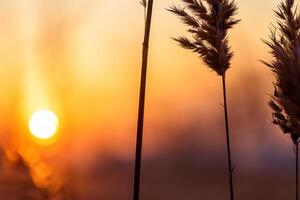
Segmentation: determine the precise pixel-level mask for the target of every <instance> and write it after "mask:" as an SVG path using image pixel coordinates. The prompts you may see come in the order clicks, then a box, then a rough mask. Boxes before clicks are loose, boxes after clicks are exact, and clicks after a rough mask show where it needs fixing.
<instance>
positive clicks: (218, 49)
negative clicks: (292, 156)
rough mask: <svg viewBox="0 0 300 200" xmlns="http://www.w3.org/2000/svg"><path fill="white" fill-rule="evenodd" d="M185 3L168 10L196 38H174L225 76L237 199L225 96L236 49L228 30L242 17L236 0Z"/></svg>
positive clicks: (229, 171)
mask: <svg viewBox="0 0 300 200" xmlns="http://www.w3.org/2000/svg"><path fill="white" fill-rule="evenodd" d="M182 1H183V3H184V5H185V6H184V7H179V6H171V7H169V8H168V9H167V10H168V11H170V12H172V13H174V14H175V15H177V16H179V17H180V18H181V20H182V21H183V23H184V24H186V25H187V26H188V27H189V28H188V30H187V32H188V33H189V34H191V36H192V38H193V39H189V38H187V37H184V36H181V37H179V38H173V39H174V40H175V41H177V42H178V43H179V44H180V45H181V46H182V47H183V48H185V49H189V50H192V51H193V52H195V53H197V54H198V55H199V56H200V58H201V59H202V60H203V61H204V63H205V64H206V65H207V66H208V67H209V68H211V69H212V70H214V71H215V72H216V73H217V74H218V75H219V76H221V77H222V87H223V97H224V115H225V126H226V142H227V154H228V176H229V189H230V199H231V200H233V199H234V191H233V177H232V176H233V175H232V174H233V169H232V162H231V147H230V133H229V123H228V111H227V97H226V81H225V80H226V79H225V74H226V71H227V70H228V69H229V67H230V61H231V59H232V57H233V52H232V51H231V50H230V46H229V41H228V36H227V35H228V33H227V32H228V30H229V29H231V28H232V27H233V26H234V25H236V24H237V23H238V22H239V21H240V20H237V19H234V15H236V13H237V6H236V4H235V2H234V0H182Z"/></svg>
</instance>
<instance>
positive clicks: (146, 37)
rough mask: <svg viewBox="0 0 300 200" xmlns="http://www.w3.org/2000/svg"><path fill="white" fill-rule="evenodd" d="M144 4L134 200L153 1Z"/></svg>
mask: <svg viewBox="0 0 300 200" xmlns="http://www.w3.org/2000/svg"><path fill="white" fill-rule="evenodd" d="M142 3H143V4H142V5H144V7H147V12H146V24H145V35H144V43H143V57H142V72H141V83H140V97H139V110H138V123H137V138H136V150H135V170H134V189H133V200H139V198H140V180H141V160H142V146H143V129H144V111H145V94H146V80H147V65H148V49H149V39H150V29H151V19H152V8H153V0H149V1H148V3H147V2H146V1H142Z"/></svg>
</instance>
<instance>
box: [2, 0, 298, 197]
mask: <svg viewBox="0 0 300 200" xmlns="http://www.w3.org/2000/svg"><path fill="white" fill-rule="evenodd" d="M180 2H181V1H179V0H173V1H172V0H154V8H153V21H152V30H151V37H150V51H149V65H148V80H147V95H146V110H145V127H144V147H143V159H144V160H145V162H148V163H152V165H147V166H146V167H145V168H146V170H147V169H148V171H147V172H145V176H146V177H147V175H149V174H151V173H150V172H153V171H155V170H156V169H157V168H155V167H157V166H159V167H162V169H164V168H163V167H165V166H167V167H170V166H169V165H168V164H166V165H165V166H164V165H163V161H165V162H168V161H170V163H171V160H172V163H176V164H175V165H174V166H175V167H174V168H172V169H173V170H174V171H172V170H170V173H171V172H172V173H174V174H175V175H178V174H180V173H179V172H178V170H180V172H181V171H182V173H185V172H186V173H190V172H192V170H194V171H195V172H198V168H196V167H195V168H193V167H194V165H193V164H191V165H189V166H188V167H190V168H191V169H190V168H188V167H187V168H183V169H182V168H180V167H178V166H177V163H182V162H186V163H188V161H187V160H188V159H191V160H192V161H191V162H192V163H193V162H194V160H193V159H194V158H197V159H198V160H197V159H196V160H197V162H200V163H201V166H202V164H203V166H204V168H205V169H207V170H213V169H216V166H219V164H218V163H223V164H224V163H225V161H224V160H223V159H224V156H225V135H224V122H223V110H222V105H221V104H222V96H221V95H222V92H221V78H220V77H218V76H217V75H216V73H215V72H212V71H211V70H209V69H208V68H207V67H206V66H204V64H203V63H202V62H201V60H200V59H199V57H198V56H197V55H195V54H193V53H192V52H190V51H187V50H184V49H182V48H181V47H179V46H178V45H177V44H176V43H175V42H174V41H173V40H172V39H171V37H177V36H179V35H185V33H186V32H185V30H186V29H185V26H184V25H182V23H181V22H180V20H179V19H178V18H177V17H176V16H174V15H172V14H171V13H169V12H168V11H166V8H168V6H171V5H173V4H175V5H177V4H180ZM236 2H237V4H238V7H239V13H238V15H237V17H238V18H240V19H242V21H241V23H240V24H238V25H237V26H235V27H234V29H233V30H231V31H230V33H229V35H230V37H229V38H230V44H231V46H232V50H233V51H234V53H235V56H234V58H233V61H232V65H231V68H230V70H229V71H228V74H227V80H228V101H229V118H230V125H231V130H232V135H231V136H232V148H233V150H234V158H235V164H236V165H237V166H238V168H239V171H238V173H240V174H244V175H245V174H248V176H246V175H245V177H248V178H245V179H243V177H241V178H240V179H238V181H240V183H241V188H244V189H245V188H248V187H250V186H249V185H247V183H248V179H249V177H250V178H251V172H252V171H253V170H254V171H255V170H257V171H259V172H257V173H262V174H264V173H265V171H264V170H265V169H268V173H269V174H270V177H271V178H270V179H266V180H267V181H269V182H271V183H272V184H276V183H274V181H272V180H273V179H272V178H274V177H275V174H276V175H278V174H281V175H282V174H285V172H284V170H283V169H290V168H291V166H293V165H292V164H293V163H292V161H291V160H290V159H291V158H292V156H293V154H292V151H293V150H292V145H291V141H290V139H289V138H288V136H283V134H282V133H281V132H280V130H279V129H278V127H275V126H274V125H273V124H272V123H271V111H270V109H269V108H268V106H267V102H268V100H269V98H270V97H269V94H270V93H271V92H272V89H273V88H272V80H273V76H272V73H271V72H270V70H269V69H267V67H265V66H264V65H263V64H261V63H260V62H259V60H261V59H263V60H270V59H271V57H270V55H269V54H268V51H269V49H268V48H267V47H266V45H265V44H263V42H262V41H261V40H262V39H267V38H268V35H269V27H270V25H271V23H272V22H273V23H274V22H275V17H274V14H273V10H274V9H275V8H276V5H277V4H278V3H279V2H280V1H279V0H276V1H274V0H237V1H236ZM144 23H145V20H144V11H143V7H142V6H141V5H140V3H139V0H117V1H112V0H64V1H62V0H0V85H1V87H0V147H1V149H4V151H5V152H6V153H7V156H8V158H10V159H12V160H13V159H14V152H18V153H19V154H21V156H23V157H24V159H25V160H27V162H29V164H28V165H30V167H31V176H32V177H33V179H34V182H35V183H36V185H43V184H45V182H43V178H45V177H46V175H47V174H50V173H53V174H55V175H56V176H55V181H54V182H55V183H56V184H61V182H60V181H57V180H60V175H61V174H63V175H62V176H64V177H65V179H68V178H66V177H68V176H69V177H73V175H74V174H76V175H78V176H79V177H80V178H79V179H80V180H81V181H79V182H80V184H81V185H80V188H81V190H82V191H84V192H83V194H84V193H85V194H88V193H92V192H91V191H92V190H93V188H92V187H90V185H96V186H97V184H99V182H97V184H96V183H95V182H96V180H94V179H92V178H91V177H93V175H94V174H92V173H93V172H94V171H92V169H93V168H95V169H96V170H95V174H96V175H97V173H99V174H100V175H99V174H98V176H101V177H102V178H103V179H101V181H103V182H104V183H105V184H108V185H109V184H112V185H114V186H115V185H117V184H116V183H115V182H114V181H115V180H118V181H119V180H120V177H119V176H117V178H116V179H113V180H112V182H106V181H105V180H106V179H105V178H107V180H111V177H108V175H107V174H109V173H112V174H113V173H115V172H114V171H113V170H114V169H116V168H113V166H115V165H116V164H115V163H116V162H117V161H115V160H118V162H125V163H127V164H128V163H130V164H129V165H128V166H129V167H128V168H126V167H127V164H124V165H122V166H123V167H124V166H125V167H124V169H126V170H127V171H126V173H124V174H126V175H124V176H125V178H124V177H123V179H122V181H124V180H126V181H128V182H130V181H131V179H129V178H128V177H131V176H129V175H128V174H130V173H131V172H132V170H133V169H132V168H133V166H132V165H133V164H132V162H133V160H134V147H135V141H136V124H137V109H138V95H139V93H138V92H139V83H140V71H141V57H142V55H141V52H142V41H143V34H144ZM40 109H48V110H51V111H52V112H54V113H55V114H56V116H57V119H58V121H59V123H58V129H57V132H56V135H55V136H54V137H53V138H51V139H48V140H41V139H38V138H35V137H34V136H32V135H31V134H30V131H29V120H30V117H31V116H32V114H33V113H35V112H36V111H38V110H40ZM237 149H238V150H237ZM186 155H188V156H187V158H186ZM39 159H40V160H39ZM109 159H111V160H113V161H111V162H112V163H113V164H111V165H110V163H109V164H107V163H108V161H107V163H106V161H105V160H109ZM168 159H169V160H168ZM186 159H187V160H186ZM153 160H154V161H153ZM156 160H160V161H162V162H156ZM178 160H179V161H178ZM102 161H103V162H102ZM36 163H39V164H36ZM45 163H47V164H45ZM216 163H217V164H216ZM48 164H49V165H48ZM105 164H107V165H108V167H107V168H108V169H109V170H111V171H108V172H107V173H104V175H103V176H102V174H101V173H100V172H99V171H97V170H98V169H99V168H101V167H99V166H104V167H103V169H105V170H106V168H105ZM159 164H161V165H159ZM120 165H121V164H120ZM221 165H222V164H221ZM224 165H225V164H224ZM153 166H154V167H153ZM270 166H271V167H272V170H269V169H270ZM147 167H148V168H147ZM151 167H153V168H151ZM159 167H158V169H161V168H159ZM68 169H72V170H73V171H72V170H70V171H68ZM83 169H84V170H83ZM87 169H88V170H87ZM118 169H119V168H118ZM122 169H123V168H122ZM153 169H154V170H153ZM201 169H202V168H201ZM105 170H104V171H105ZM151 170H152V171H151ZM224 170H225V167H224ZM66 171H67V173H66ZM149 171H150V172H149ZM157 171H159V170H157ZM157 171H155V173H154V174H156V175H158V174H159V173H161V174H166V173H164V172H162V171H160V172H157ZM79 172H80V173H79ZM105 172H106V171H105ZM129 172H130V173H129ZM148 172H149V173H148ZM204 172H207V171H205V170H204ZM218 172H222V170H221V171H217V173H216V174H218ZM72 173H73V174H72ZM89 173H91V174H92V175H91V174H89ZM118 173H119V171H118V172H117V174H118ZM213 173H215V172H213ZM45 174H46V175H45ZM70 174H71V175H70ZM120 174H121V173H120ZM191 174H192V173H191ZM204 174H206V173H204ZM220 174H221V175H222V174H225V172H224V173H220ZM249 174H250V175H249ZM287 174H288V175H290V174H289V173H287ZM106 175H107V177H105V176H106ZM130 175H131V174H130ZM175 175H174V176H173V177H175ZM201 175H203V174H201V173H199V177H198V178H199V180H198V181H199V183H200V184H202V183H203V182H201V181H203V180H204V179H203V176H201ZM127 176H128V177H127ZM149 176H150V175H149ZM187 176H188V175H187ZM192 176H194V174H193V175H192ZM216 176H217V175H216ZM0 177H2V176H0ZM74 177H75V176H74ZM74 177H73V178H74ZM126 177H127V178H126ZM153 177H154V179H155V176H151V177H150V178H149V177H148V178H149V179H145V182H146V185H147V180H152V179H151V178H153ZM170 177H171V176H170ZM282 177H285V176H282ZM287 177H288V178H287V179H284V178H283V179H282V180H289V181H290V179H289V176H287ZM223 178H224V177H223ZM74 179H75V178H74ZM166 179H167V180H169V177H167V178H166ZM72 180H73V179H71V180H69V181H70V182H72ZM155 180H156V179H155ZM178 180H181V179H178ZM209 180H210V179H209ZM222 180H223V179H222ZM279 180H281V179H279ZM93 181H94V182H93ZM252 181H253V182H255V181H256V179H255V180H252ZM74 182H75V181H74ZM116 182H117V181H116ZM128 182H126V184H124V183H123V182H122V183H121V182H120V183H118V184H119V188H120V191H122V189H123V185H126V186H128V187H129V186H131V185H132V184H131V182H130V184H129V183H128ZM175 182H176V181H175ZM290 182H291V181H290ZM290 182H289V183H290ZM155 183H156V182H155ZM180 183H181V182H180ZM218 183H219V182H218ZM243 183H244V185H243ZM255 183H256V182H255ZM105 184H102V185H101V186H103V188H104V189H103V190H104V191H110V190H112V188H108V189H107V188H105V186H104V185H105ZM148 184H149V182H148ZM162 184H163V183H162ZM187 184H190V183H187ZM120 185H121V186H120ZM149 185H151V184H149ZM195 185H196V184H194V183H193V185H192V187H189V188H192V189H191V190H193V187H195ZM155 186H156V185H155V184H154V186H153V185H152V187H148V188H146V189H145V191H146V192H147V191H148V194H152V192H149V191H152V190H151V189H153V188H155ZM177 186H178V185H176V184H175V186H174V187H177ZM272 186H273V185H272ZM57 187H58V186H57ZM73 187H75V186H73ZM107 187H108V186H107ZM170 187H171V186H170ZM178 187H179V186H178ZM216 187H217V186H216ZM287 187H288V184H287V186H286V188H287ZM125 188H126V187H125ZM219 188H221V189H220V191H221V192H220V193H222V192H224V187H222V185H221V186H220V187H219ZM270 188H271V187H270ZM270 188H269V189H270ZM97 189H98V188H97ZM160 189H161V188H159V187H157V190H158V191H159V190H160ZM0 190H1V187H0ZM124 190H125V189H124ZM194 190H195V191H198V188H196V189H195V188H194ZM201 190H203V191H204V192H206V191H209V189H207V188H205V187H202V188H201V187H200V191H201ZM271 190H273V189H270V191H271ZM94 191H97V190H94ZM130 191H131V189H130ZM130 191H129V189H128V191H126V192H127V194H128V195H129V194H130V193H129V192H130ZM166 191H167V190H166ZM166 191H164V192H166ZM170 191H172V194H173V191H175V190H171V189H170ZM178 191H180V190H178ZM241 191H243V189H241ZM266 191H268V190H266ZM285 191H287V190H285ZM111 193H113V194H114V193H115V192H111ZM217 193H218V192H216V194H217ZM0 194H1V192H0ZM159 194H160V193H159ZM161 194H163V193H161ZM245 194H247V193H245ZM261 194H262V195H263V194H264V193H261ZM115 195H118V194H115ZM173 195H174V196H175V197H176V195H175V193H174V194H173ZM268 195H269V194H267V193H266V196H268ZM83 196H84V195H83ZM94 196H95V195H94ZM183 196H184V195H183ZM195 196H196V195H195ZM245 196H249V195H245ZM250 196H251V195H250ZM250 196H249V198H250ZM148 197H149V196H148ZM175 197H174V200H176V198H175ZM179 197H180V195H178V198H179ZM122 198H123V197H122ZM149 198H150V199H151V195H150V197H149ZM71 199H72V198H71ZM83 199H89V200H92V198H87V196H85V197H84V198H83ZM107 199H109V198H107ZM111 199H113V198H111ZM115 199H117V198H115ZM128 199H129V198H128ZM152 199H158V198H156V197H155V196H152ZM216 199H219V198H216ZM252 199H255V198H254V197H253V198H252ZM273 199H274V198H273ZM72 200H75V199H72Z"/></svg>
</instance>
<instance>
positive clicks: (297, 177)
mask: <svg viewBox="0 0 300 200" xmlns="http://www.w3.org/2000/svg"><path fill="white" fill-rule="evenodd" d="M295 147H296V148H295V151H296V152H295V156H296V157H295V158H296V174H295V175H296V177H295V179H296V185H295V186H296V200H298V199H299V189H298V188H299V143H298V142H296V143H295Z"/></svg>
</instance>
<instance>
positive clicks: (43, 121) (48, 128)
mask: <svg viewBox="0 0 300 200" xmlns="http://www.w3.org/2000/svg"><path fill="white" fill-rule="evenodd" d="M57 126H58V118H57V116H56V115H55V114H54V113H53V112H52V111H50V110H47V109H43V110H38V111H36V112H35V113H33V114H32V116H31V117H30V120H29V130H30V132H31V134H32V135H33V136H35V137H37V138H40V139H49V138H51V137H52V136H54V134H55V132H56V130H57Z"/></svg>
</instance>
